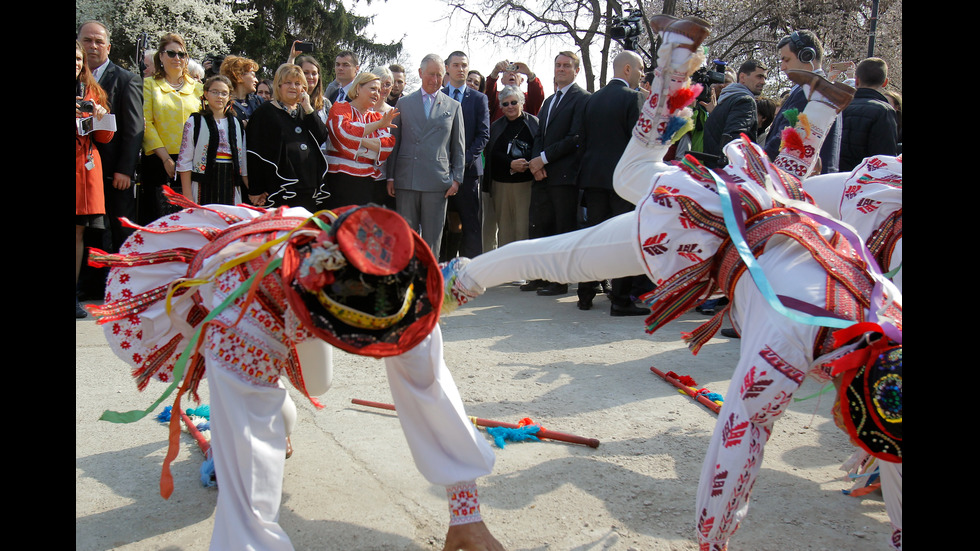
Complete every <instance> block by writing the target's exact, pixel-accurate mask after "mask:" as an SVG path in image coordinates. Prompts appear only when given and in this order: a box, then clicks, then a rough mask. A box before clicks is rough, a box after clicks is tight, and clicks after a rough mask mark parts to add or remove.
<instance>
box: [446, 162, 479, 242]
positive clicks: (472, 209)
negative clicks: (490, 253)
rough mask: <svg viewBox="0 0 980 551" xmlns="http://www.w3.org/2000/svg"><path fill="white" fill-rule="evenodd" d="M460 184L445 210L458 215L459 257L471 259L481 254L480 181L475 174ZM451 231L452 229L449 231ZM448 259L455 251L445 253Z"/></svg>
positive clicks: (467, 175)
mask: <svg viewBox="0 0 980 551" xmlns="http://www.w3.org/2000/svg"><path fill="white" fill-rule="evenodd" d="M469 172H470V171H467V173H466V177H465V178H464V179H463V181H462V182H461V183H460V186H459V191H458V192H457V193H456V195H453V196H452V197H450V198H449V203H448V205H447V207H446V208H447V209H448V210H449V211H452V212H456V213H457V214H458V215H459V221H460V223H461V224H462V227H463V230H462V231H463V235H462V236H461V239H460V241H459V251H458V252H459V256H465V257H466V258H473V257H475V256H477V255H479V254H481V253H482V252H483V216H482V210H483V209H482V208H481V204H480V180H479V178H477V176H476V173H473V174H470V173H469ZM450 231H452V229H450ZM447 252H448V253H450V258H452V257H453V256H456V255H455V254H452V253H455V252H457V251H447Z"/></svg>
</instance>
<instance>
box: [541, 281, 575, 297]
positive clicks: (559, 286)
mask: <svg viewBox="0 0 980 551" xmlns="http://www.w3.org/2000/svg"><path fill="white" fill-rule="evenodd" d="M566 293H568V284H567V283H549V284H548V286H547V287H544V288H542V289H538V295H539V296H542V297H554V296H558V295H564V294H566Z"/></svg>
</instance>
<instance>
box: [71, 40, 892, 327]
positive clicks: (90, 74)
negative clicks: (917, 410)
mask: <svg viewBox="0 0 980 551" xmlns="http://www.w3.org/2000/svg"><path fill="white" fill-rule="evenodd" d="M109 36H110V33H109V32H108V30H107V29H106V27H105V26H104V25H103V24H102V23H100V22H97V21H88V22H86V23H84V24H83V25H82V26H81V27H80V29H79V32H78V42H77V43H76V50H77V52H76V53H77V57H81V59H80V60H76V65H77V67H76V118H85V117H90V116H95V117H98V118H99V119H100V120H101V118H102V117H103V116H104V115H105V114H110V113H111V114H112V115H113V116H114V117H115V132H114V134H113V133H112V132H109V133H106V132H100V133H89V134H84V135H82V134H80V133H76V314H77V316H78V317H83V316H84V315H85V313H84V310H82V309H81V308H80V307H77V306H78V301H77V298H78V296H80V295H81V296H83V297H90V298H97V297H100V296H101V293H102V291H103V286H104V276H105V274H104V272H100V271H99V270H96V269H94V268H88V267H86V266H84V250H85V245H88V246H94V247H98V248H99V249H103V250H106V251H109V252H115V251H117V250H118V248H119V246H120V245H121V244H122V242H123V240H124V239H125V238H126V237H127V236H128V235H129V232H130V231H131V230H128V229H126V228H124V227H123V226H122V225H121V224H120V223H119V218H120V217H126V218H128V219H130V220H133V221H135V222H137V223H140V224H145V223H149V222H151V221H152V220H154V219H156V218H158V217H160V216H162V215H165V214H168V213H169V212H173V210H174V209H176V207H174V206H173V205H171V204H170V203H169V202H168V200H167V198H166V197H165V196H164V192H163V190H164V186H170V187H171V188H173V189H174V190H175V191H176V192H178V193H183V194H184V195H185V196H187V197H189V198H191V199H193V200H195V201H198V202H221V203H237V202H239V201H242V200H246V201H248V202H250V203H251V204H254V205H256V206H262V207H268V208H275V207H279V206H283V205H289V206H302V207H305V208H307V209H308V210H310V211H311V212H315V211H317V210H321V209H324V208H338V207H341V206H345V205H348V204H367V203H375V204H380V205H382V206H385V207H387V208H391V209H394V210H397V211H398V212H399V213H400V214H402V216H404V217H405V218H406V219H407V220H408V221H409V223H410V225H411V226H412V227H413V228H415V229H416V230H417V231H419V233H420V234H421V235H422V238H423V239H424V240H425V241H426V243H428V244H429V245H430V247H432V250H433V254H434V255H435V256H436V257H437V258H440V259H441V260H448V259H449V258H452V257H453V256H455V255H457V254H459V255H463V256H471V257H472V256H476V255H479V254H481V253H482V252H483V251H485V250H490V249H493V248H495V247H498V246H501V245H504V244H507V243H510V242H512V241H515V240H521V239H527V238H534V237H543V236H547V235H553V234H556V233H564V232H568V231H572V230H575V229H578V228H580V227H586V226H590V225H594V224H597V223H599V222H601V221H602V220H604V219H606V218H608V217H609V216H612V215H614V214H615V213H618V212H619V211H621V210H622V209H623V208H626V206H624V205H620V204H617V202H616V197H615V196H614V195H615V193H614V192H610V190H611V185H608V182H607V181H606V180H608V179H609V178H611V174H612V171H613V168H614V166H615V162H616V160H618V158H619V155H620V154H621V146H622V144H624V143H625V142H626V141H627V140H628V136H629V132H628V131H629V129H630V128H632V125H633V124H635V121H636V117H637V113H638V109H637V106H638V105H639V104H640V103H641V102H642V101H643V100H644V98H645V97H646V93H647V86H648V84H649V82H650V80H651V79H652V72H644V70H643V64H642V60H641V59H640V58H639V56H636V54H635V53H633V52H629V51H627V52H624V54H628V55H623V56H619V57H617V58H616V60H615V61H614V63H613V67H612V68H613V74H614V78H613V79H612V80H611V81H610V82H609V83H607V84H606V86H605V87H603V88H602V89H601V90H600V91H599V92H598V93H595V94H590V93H589V92H587V91H585V90H584V89H582V88H581V87H579V86H578V85H577V84H575V82H574V81H575V79H576V77H577V75H578V73H579V69H580V67H579V58H578V56H577V55H576V54H575V53H574V52H571V51H562V52H560V53H558V54H557V55H556V57H555V65H554V74H553V78H548V79H546V80H548V81H549V84H550V85H551V87H552V89H553V90H554V93H553V94H550V95H548V94H546V92H545V85H544V83H543V81H542V78H541V76H540V75H539V74H537V73H536V72H535V71H534V70H532V68H531V67H529V66H528V65H527V64H526V63H524V62H512V61H509V60H502V61H500V62H499V63H497V64H496V65H495V66H494V67H493V68H492V69H491V70H490V71H489V72H488V73H487V74H486V75H484V74H483V73H481V72H480V71H478V70H476V69H475V68H472V67H469V65H468V58H467V55H466V54H465V53H464V52H461V51H456V52H452V53H451V54H450V55H449V56H448V57H447V58H445V59H443V58H441V57H439V56H437V55H435V54H430V55H427V56H426V57H425V58H424V59H423V61H422V63H421V64H420V67H419V68H418V74H419V77H420V79H421V81H422V86H421V89H419V90H416V91H414V92H413V91H409V90H406V73H407V71H408V70H413V69H407V68H406V67H404V66H402V65H399V64H392V65H390V66H377V67H372V68H371V69H370V70H367V71H362V70H361V66H360V62H359V60H358V56H357V54H356V53H354V52H352V51H343V52H341V53H339V54H338V55H337V56H336V57H335V59H334V60H333V62H334V75H335V78H334V80H332V81H330V82H325V79H324V78H323V75H324V70H323V65H321V63H320V60H318V59H317V58H316V57H315V56H314V55H313V54H312V53H310V52H309V51H308V49H307V48H304V47H303V44H302V43H300V42H297V43H294V44H293V46H292V48H291V50H290V53H289V56H288V57H287V58H286V60H285V63H284V64H283V65H282V66H280V67H279V68H278V69H276V71H275V75H274V78H273V79H272V80H271V81H270V80H261V81H260V80H259V79H258V77H257V75H256V73H257V71H258V70H259V66H258V64H257V63H256V62H255V61H253V60H251V59H248V58H247V57H245V56H239V55H228V56H223V57H220V58H213V59H212V58H209V59H208V60H206V61H205V63H204V64H203V65H202V64H200V63H196V62H194V60H192V59H191V58H190V57H189V55H188V48H187V44H186V43H185V41H184V39H183V37H181V36H180V35H178V34H176V33H163V34H162V36H161V38H160V39H159V41H158V42H157V43H156V44H155V46H156V48H155V49H153V50H148V51H147V52H146V56H145V60H146V65H147V68H146V70H145V71H144V74H143V75H142V76H138V75H135V74H133V73H131V72H129V71H126V70H125V69H123V68H121V67H118V66H116V65H115V64H113V63H112V62H111V61H109V59H108V54H109V51H110V48H111V44H110V43H109ZM777 50H778V52H779V55H780V59H781V62H780V67H779V69H780V70H782V71H787V70H792V69H805V70H810V71H815V72H817V73H819V74H822V75H824V76H827V78H829V79H831V80H846V81H847V82H848V83H849V84H851V85H853V86H854V87H855V88H857V94H856V96H855V99H854V101H853V102H852V104H851V105H850V106H849V107H848V108H847V109H845V110H844V111H843V112H842V113H841V114H840V115H839V116H838V119H837V121H836V123H835V124H834V125H833V127H832V128H831V129H830V130H829V138H828V139H827V140H826V141H825V145H824V149H823V150H822V152H821V163H820V170H821V171H822V172H831V171H847V170H850V169H851V168H853V167H854V166H855V165H856V164H857V163H858V162H859V161H860V160H861V159H863V158H864V157H867V156H870V155H875V154H886V155H895V154H898V153H900V152H901V127H902V125H901V112H902V103H901V101H902V100H901V95H900V94H898V93H897V92H895V91H894V90H891V89H888V88H886V86H887V84H888V75H887V70H888V68H887V65H886V64H885V62H884V61H882V60H880V59H877V58H869V59H866V60H862V61H860V62H859V63H856V64H855V63H853V62H844V63H835V64H832V65H831V66H830V67H829V69H830V71H829V72H824V60H823V48H822V45H821V43H820V40H819V39H818V38H817V37H816V35H814V34H813V33H812V32H809V31H805V30H800V31H794V32H793V33H791V34H790V35H788V36H786V37H785V38H783V39H782V40H780V41H779V43H778V44H777ZM773 71H774V69H771V68H768V67H766V66H765V65H763V64H762V63H761V62H759V61H758V60H755V59H747V60H744V61H743V62H741V63H740V65H739V66H738V70H737V71H735V70H729V71H727V74H726V78H725V82H724V83H719V84H718V85H716V86H715V87H713V89H712V90H711V92H710V94H707V95H708V96H710V99H708V100H706V101H701V102H698V104H697V105H696V111H697V114H696V116H695V117H694V120H695V124H694V125H693V127H692V128H691V129H690V130H689V131H688V132H687V134H685V135H684V136H683V137H682V139H681V140H680V141H679V142H678V143H677V145H676V151H675V152H673V153H672V155H673V158H674V159H680V158H682V157H683V156H684V155H686V154H691V155H694V156H696V157H698V158H699V159H700V160H701V161H702V162H704V163H705V164H708V165H709V166H712V167H721V166H724V164H725V162H726V160H725V159H724V155H723V153H722V148H723V146H724V145H725V144H726V143H728V142H729V141H731V140H732V139H735V138H737V137H738V136H739V135H741V134H745V135H747V136H749V138H750V139H753V140H755V141H756V142H757V143H759V144H760V146H763V147H764V149H765V150H766V152H767V154H768V155H769V156H770V157H771V158H772V159H775V158H776V155H777V153H778V149H779V144H780V139H781V133H782V131H783V129H784V128H786V127H787V125H788V116H787V114H788V112H790V111H791V110H793V109H795V110H797V111H796V112H802V109H803V107H804V106H805V105H806V103H807V101H808V98H806V97H805V96H804V94H803V91H802V89H799V87H794V88H792V89H791V90H790V91H789V92H788V94H786V95H785V96H784V97H782V98H772V97H766V96H764V95H763V94H762V92H763V90H764V86H765V84H766V82H767V79H769V78H772V76H773V75H772V72H773ZM202 80H204V82H202ZM607 88H609V90H608V91H607V90H606V89H607ZM614 89H615V91H616V93H615V94H613V93H612V92H613V90H614ZM93 100H94V103H95V105H96V108H95V110H94V112H93V111H86V110H83V109H80V108H79V107H78V106H79V105H80V104H81V102H84V101H93ZM613 125H615V128H614V127H613ZM624 129H625V130H624ZM668 158H670V157H668ZM603 174H605V176H603ZM94 182H101V184H102V185H101V186H98V185H95V184H94ZM136 182H138V183H139V185H138V186H136V185H134V184H135V183H136ZM216 186H217V187H216ZM137 190H138V192H137ZM83 242H84V243H83ZM516 283H517V284H520V285H521V289H522V290H524V291H536V293H537V294H539V295H544V296H555V295H562V294H565V293H567V292H568V286H567V284H559V283H553V282H545V281H527V282H525V281H521V282H516ZM619 283H620V284H621V287H619V288H617V290H616V291H615V293H614V292H613V290H612V289H611V286H610V283H609V282H582V283H580V284H579V288H580V289H579V302H578V306H579V308H581V309H589V308H591V307H592V297H594V296H595V295H596V294H597V293H603V292H605V293H607V294H609V295H610V298H611V299H612V298H613V297H614V296H615V302H616V304H612V305H611V310H610V313H611V314H612V315H639V314H641V313H644V310H643V309H642V308H637V307H636V305H635V301H636V300H637V299H638V295H639V294H641V293H642V292H643V290H642V289H632V290H631V288H630V287H629V285H628V282H619ZM583 291H584V292H583ZM704 311H705V312H706V313H710V311H711V308H710V307H706V308H705V309H704Z"/></svg>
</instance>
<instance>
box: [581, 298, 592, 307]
mask: <svg viewBox="0 0 980 551" xmlns="http://www.w3.org/2000/svg"><path fill="white" fill-rule="evenodd" d="M578 309H579V310H591V309H592V299H591V298H582V297H579V299H578Z"/></svg>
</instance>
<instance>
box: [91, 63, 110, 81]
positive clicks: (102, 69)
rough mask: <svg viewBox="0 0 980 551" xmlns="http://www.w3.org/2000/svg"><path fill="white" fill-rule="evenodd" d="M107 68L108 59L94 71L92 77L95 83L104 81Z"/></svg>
mask: <svg viewBox="0 0 980 551" xmlns="http://www.w3.org/2000/svg"><path fill="white" fill-rule="evenodd" d="M107 67H109V59H108V58H106V60H105V63H103V64H102V65H99V66H98V67H95V68H94V69H92V77H93V78H95V82H99V80H101V79H102V73H105V70H106V68H107Z"/></svg>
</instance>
